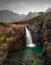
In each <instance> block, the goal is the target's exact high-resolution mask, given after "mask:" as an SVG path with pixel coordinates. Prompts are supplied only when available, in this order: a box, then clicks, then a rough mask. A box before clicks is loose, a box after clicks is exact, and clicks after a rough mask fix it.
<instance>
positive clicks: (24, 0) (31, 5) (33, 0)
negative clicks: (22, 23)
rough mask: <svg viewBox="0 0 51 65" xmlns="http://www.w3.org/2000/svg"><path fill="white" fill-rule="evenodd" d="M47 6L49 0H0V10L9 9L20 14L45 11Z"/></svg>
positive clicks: (49, 4) (50, 5)
mask: <svg viewBox="0 0 51 65" xmlns="http://www.w3.org/2000/svg"><path fill="white" fill-rule="evenodd" d="M49 7H51V0H0V10H11V11H14V12H16V13H20V14H27V13H28V12H29V11H32V12H35V11H38V12H39V11H45V10H46V9H47V8H49Z"/></svg>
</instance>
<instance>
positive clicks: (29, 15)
mask: <svg viewBox="0 0 51 65" xmlns="http://www.w3.org/2000/svg"><path fill="white" fill-rule="evenodd" d="M38 15H39V14H38V12H33V13H32V12H29V13H28V14H27V16H26V17H25V18H24V19H23V20H29V19H31V18H33V17H36V16H38Z"/></svg>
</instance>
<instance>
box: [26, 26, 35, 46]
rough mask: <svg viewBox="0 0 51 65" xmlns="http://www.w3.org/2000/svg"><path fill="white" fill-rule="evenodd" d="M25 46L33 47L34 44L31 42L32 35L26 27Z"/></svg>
mask: <svg viewBox="0 0 51 65" xmlns="http://www.w3.org/2000/svg"><path fill="white" fill-rule="evenodd" d="M26 46H27V47H35V44H33V42H32V36H31V33H30V31H29V30H28V28H27V27H26Z"/></svg>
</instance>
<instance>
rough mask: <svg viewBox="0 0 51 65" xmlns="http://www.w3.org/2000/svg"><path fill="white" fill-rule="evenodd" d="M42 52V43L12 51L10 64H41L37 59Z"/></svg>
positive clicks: (9, 55)
mask: <svg viewBox="0 0 51 65" xmlns="http://www.w3.org/2000/svg"><path fill="white" fill-rule="evenodd" d="M41 53H42V47H41V46H40V45H38V46H36V47H33V48H30V47H26V48H25V49H23V50H19V51H14V52H10V53H9V54H8V59H9V61H8V65H20V64H22V63H23V65H39V62H38V60H37V59H38V58H39V56H40V55H41ZM10 60H11V61H10ZM15 60H16V61H15ZM32 61H33V62H32Z"/></svg>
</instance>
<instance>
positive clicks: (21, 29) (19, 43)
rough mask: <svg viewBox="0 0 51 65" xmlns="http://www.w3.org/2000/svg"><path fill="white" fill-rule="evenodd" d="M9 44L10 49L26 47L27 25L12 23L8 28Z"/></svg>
mask: <svg viewBox="0 0 51 65" xmlns="http://www.w3.org/2000/svg"><path fill="white" fill-rule="evenodd" d="M6 33H7V35H8V37H7V39H6V40H7V41H6V43H7V45H8V48H7V50H8V51H13V50H20V49H23V48H25V45H26V39H25V38H26V37H25V26H24V25H16V24H10V25H9V28H8V29H7V32H6Z"/></svg>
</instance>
